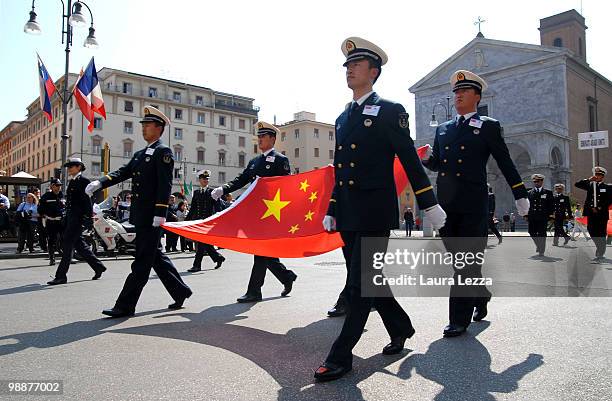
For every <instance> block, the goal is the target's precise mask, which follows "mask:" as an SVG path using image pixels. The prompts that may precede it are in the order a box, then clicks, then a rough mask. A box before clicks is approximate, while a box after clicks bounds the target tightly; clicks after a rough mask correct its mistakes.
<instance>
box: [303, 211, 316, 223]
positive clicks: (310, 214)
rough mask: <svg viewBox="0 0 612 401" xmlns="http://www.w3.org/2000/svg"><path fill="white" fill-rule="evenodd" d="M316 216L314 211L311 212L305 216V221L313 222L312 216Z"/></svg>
mask: <svg viewBox="0 0 612 401" xmlns="http://www.w3.org/2000/svg"><path fill="white" fill-rule="evenodd" d="M313 214H314V212H313V211H312V210H309V211H308V213H306V214H305V215H304V221H308V220H310V221H312V215H313Z"/></svg>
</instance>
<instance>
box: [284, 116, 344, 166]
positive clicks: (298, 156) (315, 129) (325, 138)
mask: <svg viewBox="0 0 612 401" xmlns="http://www.w3.org/2000/svg"><path fill="white" fill-rule="evenodd" d="M278 129H280V131H281V136H280V138H277V139H276V144H275V149H276V150H277V151H279V152H281V153H282V154H284V155H286V156H287V157H289V161H290V163H291V172H292V173H294V174H297V173H300V172H305V171H310V170H314V169H316V168H319V167H324V166H327V165H328V164H333V162H334V145H335V143H336V138H335V136H334V135H335V133H334V132H335V130H334V126H333V124H327V123H323V122H320V121H317V120H316V114H315V113H309V112H307V111H300V112H298V113H295V114H294V115H293V120H292V121H289V122H286V123H284V124H281V125H279V126H278Z"/></svg>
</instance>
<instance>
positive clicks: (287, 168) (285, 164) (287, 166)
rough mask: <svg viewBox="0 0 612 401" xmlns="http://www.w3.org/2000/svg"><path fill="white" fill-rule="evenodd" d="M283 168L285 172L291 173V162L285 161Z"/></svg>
mask: <svg viewBox="0 0 612 401" xmlns="http://www.w3.org/2000/svg"><path fill="white" fill-rule="evenodd" d="M283 168H284V169H285V171H289V160H285V162H284V163H283Z"/></svg>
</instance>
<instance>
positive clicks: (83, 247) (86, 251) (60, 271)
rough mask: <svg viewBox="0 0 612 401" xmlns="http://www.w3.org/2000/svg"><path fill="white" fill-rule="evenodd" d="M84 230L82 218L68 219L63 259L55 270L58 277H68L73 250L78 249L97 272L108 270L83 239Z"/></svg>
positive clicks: (63, 240)
mask: <svg viewBox="0 0 612 401" xmlns="http://www.w3.org/2000/svg"><path fill="white" fill-rule="evenodd" d="M82 232H83V227H82V226H81V221H80V220H78V219H70V218H68V219H67V222H66V229H65V230H64V236H63V239H62V260H61V261H60V263H59V265H58V266H57V271H56V272H55V278H56V279H60V280H61V279H65V278H66V275H67V274H68V269H69V268H70V261H71V260H72V252H73V251H76V252H77V253H78V254H79V255H80V256H81V257H82V258H83V259H84V260H85V262H87V264H88V265H89V267H91V268H92V269H93V271H95V272H96V273H97V272H103V271H104V270H106V268H105V267H104V265H103V264H102V262H100V259H98V258H96V255H94V254H93V252H92V251H91V247H90V246H89V245H88V244H87V243H86V242H85V240H84V239H83V235H82Z"/></svg>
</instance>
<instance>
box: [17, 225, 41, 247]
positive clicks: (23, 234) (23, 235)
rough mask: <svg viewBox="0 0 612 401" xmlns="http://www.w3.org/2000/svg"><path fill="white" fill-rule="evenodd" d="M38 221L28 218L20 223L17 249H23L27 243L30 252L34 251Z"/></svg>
mask: <svg viewBox="0 0 612 401" xmlns="http://www.w3.org/2000/svg"><path fill="white" fill-rule="evenodd" d="M36 224H37V223H36V222H34V221H31V220H28V221H23V222H21V223H19V232H18V233H17V251H18V252H21V251H23V248H24V246H25V245H27V246H28V249H29V250H30V252H33V251H34V230H35V229H36Z"/></svg>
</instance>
